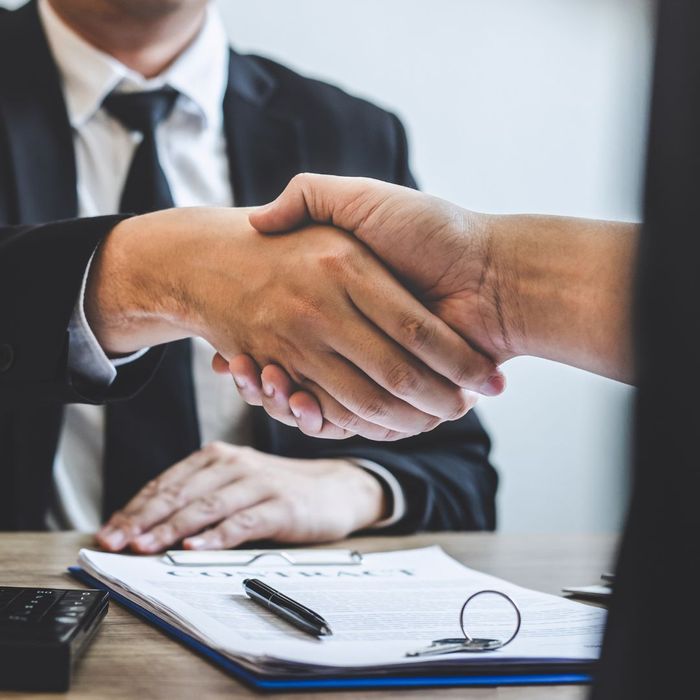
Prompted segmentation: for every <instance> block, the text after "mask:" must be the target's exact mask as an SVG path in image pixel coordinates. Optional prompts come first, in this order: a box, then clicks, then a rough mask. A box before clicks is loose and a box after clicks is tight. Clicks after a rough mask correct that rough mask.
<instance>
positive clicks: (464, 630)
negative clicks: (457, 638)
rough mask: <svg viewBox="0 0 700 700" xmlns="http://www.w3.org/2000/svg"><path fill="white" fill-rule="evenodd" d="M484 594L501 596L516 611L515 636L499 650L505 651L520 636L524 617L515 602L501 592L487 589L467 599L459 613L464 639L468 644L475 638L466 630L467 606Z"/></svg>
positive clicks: (512, 635)
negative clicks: (465, 612)
mask: <svg viewBox="0 0 700 700" xmlns="http://www.w3.org/2000/svg"><path fill="white" fill-rule="evenodd" d="M484 593H493V594H494V595H498V596H501V598H505V599H506V600H507V601H508V602H509V603H510V604H511V605H512V606H513V610H515V615H516V617H517V623H516V625H515V631H514V632H513V634H511V635H510V637H508V639H507V640H506V641H505V642H503V644H501V645H500V646H499V647H498V648H499V649H503V647H504V646H506V645H507V644H510V643H511V642H512V641H513V640H514V639H515V638H516V637H517V636H518V632H520V625H521V623H522V617H521V615H520V608H519V607H518V606H517V605H516V604H515V601H514V600H513V599H512V598H511V597H510V596H509V595H506V594H505V593H502V592H501V591H494V590H490V589H485V590H483V591H477V592H476V593H472V594H471V595H470V596H469V598H467V599H466V600H465V601H464V605H463V606H462V609H461V610H460V611H459V626H460V627H461V629H462V634H463V635H464V638H465V639H466V640H467V642H468V643H469V642H473V641H474V638H473V637H470V636H469V634H468V633H467V630H466V629H465V628H464V611H465V610H466V609H467V605H469V603H470V602H471V601H472V600H474V598H476V597H477V596H480V595H483V594H484Z"/></svg>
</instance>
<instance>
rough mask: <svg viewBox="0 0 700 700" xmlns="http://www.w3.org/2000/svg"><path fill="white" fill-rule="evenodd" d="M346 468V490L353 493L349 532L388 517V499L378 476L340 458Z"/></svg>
mask: <svg viewBox="0 0 700 700" xmlns="http://www.w3.org/2000/svg"><path fill="white" fill-rule="evenodd" d="M340 462H341V463H342V464H343V466H344V467H345V468H346V470H347V471H346V477H347V484H346V486H347V491H345V493H348V494H349V493H352V494H354V495H355V498H354V499H353V502H354V503H355V504H356V505H355V508H354V514H353V517H354V524H353V527H352V529H351V532H354V531H356V530H364V529H366V528H369V527H372V526H373V525H375V524H376V523H379V522H381V521H383V520H386V519H387V518H388V517H389V515H390V514H389V512H388V511H389V507H390V499H389V498H388V497H387V494H386V492H385V490H384V487H383V485H382V482H381V480H380V479H379V477H377V476H375V475H374V474H371V473H370V472H368V471H367V470H366V469H363V468H362V467H361V466H359V465H357V464H355V463H354V462H351V461H348V460H340Z"/></svg>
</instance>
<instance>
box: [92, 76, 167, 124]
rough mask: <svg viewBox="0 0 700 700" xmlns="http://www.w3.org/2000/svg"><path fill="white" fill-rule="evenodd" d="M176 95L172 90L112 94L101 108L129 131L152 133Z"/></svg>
mask: <svg viewBox="0 0 700 700" xmlns="http://www.w3.org/2000/svg"><path fill="white" fill-rule="evenodd" d="M177 96H178V93H177V91H176V90H173V89H172V88H168V87H166V88H161V89H160V90H149V91H147V92H112V93H110V94H109V95H107V97H106V98H105V100H104V102H103V103H102V106H103V107H104V108H105V109H106V110H107V111H108V112H109V113H110V114H111V115H112V116H113V117H114V118H115V119H117V120H118V121H119V122H121V124H122V125H123V126H125V127H126V128H127V129H129V131H139V132H141V133H142V134H147V133H153V132H154V131H155V128H156V127H157V126H158V124H160V122H161V121H163V119H165V118H166V117H167V116H168V115H169V114H170V112H171V111H172V109H173V107H174V106H175V100H176V99H177Z"/></svg>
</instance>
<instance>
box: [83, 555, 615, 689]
mask: <svg viewBox="0 0 700 700" xmlns="http://www.w3.org/2000/svg"><path fill="white" fill-rule="evenodd" d="M79 563H80V566H81V568H82V570H83V571H84V572H86V573H87V574H89V575H90V576H92V577H93V578H94V579H96V580H97V581H99V582H101V583H102V584H104V585H105V586H106V587H108V588H109V589H111V590H113V591H115V592H117V593H119V594H120V595H122V596H123V597H125V598H127V599H128V600H129V601H131V602H132V603H135V604H136V605H138V606H139V607H140V608H142V609H145V610H146V611H148V612H150V613H152V614H154V615H155V616H156V617H158V618H159V619H161V620H165V621H166V622H168V623H169V624H170V625H171V626H172V627H174V628H176V629H177V630H179V631H180V632H184V633H185V634H187V635H190V636H191V637H193V638H194V639H195V640H197V641H199V642H200V643H202V644H203V645H205V646H206V647H208V648H211V649H214V650H216V651H218V652H219V653H220V654H221V655H223V656H225V657H227V658H228V659H231V660H232V661H234V662H235V663H236V664H238V665H240V666H242V667H244V668H246V669H248V670H250V671H252V672H254V673H255V674H261V675H263V676H265V675H267V676H270V677H274V676H275V675H279V674H280V673H283V674H284V675H285V676H286V677H288V678H289V677H314V678H318V677H323V676H328V677H332V676H338V675H342V676H343V677H350V676H353V675H359V676H362V677H372V676H373V675H382V674H390V673H407V672H409V673H410V672H414V673H415V672H420V673H427V672H432V673H436V672H437V673H440V672H441V669H442V670H445V669H449V670H450V672H455V671H459V672H460V673H467V674H468V673H470V672H472V671H474V670H476V669H478V670H479V671H480V672H483V671H484V670H485V669H489V671H494V672H496V671H495V670H497V672H513V671H516V670H517V671H519V672H531V673H536V672H541V673H545V672H552V671H553V670H561V669H567V670H568V671H570V672H574V671H584V670H590V668H591V666H592V665H593V664H594V663H595V661H596V660H597V659H598V657H599V653H600V648H601V640H602V634H603V627H604V624H605V611H604V610H603V609H601V608H597V607H593V606H590V605H586V604H583V603H577V602H573V601H570V600H567V599H564V598H561V597H558V596H553V595H548V594H545V593H539V592H537V591H533V590H528V589H526V588H521V587H519V586H516V585H514V584H511V583H509V582H507V581H504V580H501V579H499V578H495V577H493V576H489V575H487V574H483V573H479V572H478V571H474V570H472V569H469V568H467V567H465V566H463V565H462V564H460V563H458V562H457V561H455V560H454V559H452V558H451V557H449V556H448V555H447V554H446V553H445V552H444V551H443V550H442V549H441V548H439V547H427V548H422V549H414V550H404V551H397V552H383V553H376V554H367V555H365V556H364V558H363V560H362V563H361V564H359V565H355V566H333V565H321V566H299V565H296V566H295V565H288V564H279V563H278V562H277V563H271V564H262V563H256V564H255V565H248V566H197V567H190V566H174V565H173V564H172V563H169V562H168V561H167V560H166V559H165V558H164V557H137V556H126V555H119V554H105V553H101V552H95V551H91V550H87V549H83V550H81V552H80V556H79ZM246 578H257V579H261V580H262V581H265V582H266V583H268V584H269V585H270V586H272V587H273V588H276V589H277V590H279V591H281V592H282V593H284V594H286V595H288V596H290V597H291V598H293V599H294V600H296V601H298V602H300V603H302V604H304V605H306V606H308V607H309V608H311V609H312V610H314V611H316V612H317V613H319V614H320V615H322V616H323V617H324V618H325V619H326V620H328V622H329V623H330V626H331V628H332V630H333V635H332V636H330V637H323V638H319V639H315V638H313V637H311V636H309V635H307V634H304V633H303V632H301V631H299V630H297V629H295V628H294V627H292V626H290V625H289V624H287V623H286V622H284V621H283V620H281V619H280V618H278V617H276V616H275V615H273V614H272V613H269V612H267V611H266V610H265V609H263V608H261V607H260V606H259V605H256V604H255V603H254V602H253V601H251V600H250V599H248V598H247V596H246V595H245V594H244V593H243V590H242V586H241V583H242V581H243V580H244V579H246ZM483 589H495V590H497V591H501V592H503V593H505V594H507V595H508V596H510V597H511V598H512V599H513V601H514V602H515V603H516V604H517V605H518V607H519V609H520V612H521V615H522V626H521V629H520V632H519V634H518V635H517V637H516V638H515V640H514V641H513V642H512V643H511V644H509V645H508V646H506V647H504V648H503V649H498V650H496V651H488V652H481V653H453V654H449V655H442V656H431V657H407V656H406V654H407V652H410V651H413V650H415V649H417V648H421V647H425V646H427V645H429V644H430V643H431V642H432V641H433V640H436V639H442V638H446V637H462V631H461V629H460V625H459V621H460V609H461V607H462V604H463V603H464V601H465V600H466V599H467V597H468V596H470V595H471V594H473V593H475V592H477V591H479V590H483ZM479 615H482V616H484V618H486V619H487V621H488V615H489V610H488V609H483V610H480V611H479Z"/></svg>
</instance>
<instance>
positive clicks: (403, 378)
mask: <svg viewBox="0 0 700 700" xmlns="http://www.w3.org/2000/svg"><path fill="white" fill-rule="evenodd" d="M386 382H387V385H388V388H389V390H390V391H391V393H392V394H395V395H398V396H407V395H413V394H415V393H416V392H418V391H419V390H420V388H421V384H422V382H421V381H420V379H419V377H418V375H417V373H416V371H415V370H414V369H413V368H412V367H411V366H410V365H408V364H406V363H400V364H397V365H394V366H393V367H391V368H390V369H389V371H388V373H387V375H386Z"/></svg>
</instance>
